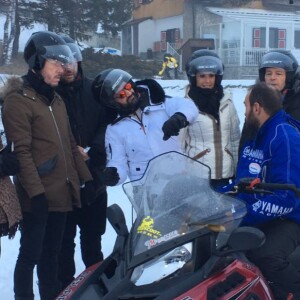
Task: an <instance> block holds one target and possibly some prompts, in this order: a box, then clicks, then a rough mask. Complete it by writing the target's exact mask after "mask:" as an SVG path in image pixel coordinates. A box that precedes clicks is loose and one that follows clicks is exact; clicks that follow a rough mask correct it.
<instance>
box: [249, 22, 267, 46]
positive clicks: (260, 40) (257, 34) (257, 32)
mask: <svg viewBox="0 0 300 300" xmlns="http://www.w3.org/2000/svg"><path fill="white" fill-rule="evenodd" d="M252 46H253V48H265V47H266V28H263V27H261V28H253V42H252Z"/></svg>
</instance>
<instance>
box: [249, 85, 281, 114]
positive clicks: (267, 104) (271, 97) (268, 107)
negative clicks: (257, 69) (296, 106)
mask: <svg viewBox="0 0 300 300" xmlns="http://www.w3.org/2000/svg"><path fill="white" fill-rule="evenodd" d="M248 92H249V103H250V106H251V107H252V106H253V105H254V103H255V102H257V103H258V104H259V105H260V106H261V107H263V108H264V110H265V112H266V113H267V114H268V115H270V116H271V115H273V114H275V113H276V112H277V111H278V110H280V109H281V108H282V98H281V97H282V95H281V93H280V92H279V91H278V90H276V89H275V88H273V87H271V86H269V85H267V84H266V83H265V82H257V83H255V84H254V85H252V86H250V87H249V89H248Z"/></svg>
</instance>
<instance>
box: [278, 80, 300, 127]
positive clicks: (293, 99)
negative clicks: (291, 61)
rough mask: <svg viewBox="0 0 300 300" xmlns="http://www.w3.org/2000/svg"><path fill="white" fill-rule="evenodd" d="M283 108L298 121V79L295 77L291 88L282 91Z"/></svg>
mask: <svg viewBox="0 0 300 300" xmlns="http://www.w3.org/2000/svg"><path fill="white" fill-rule="evenodd" d="M282 105H283V109H284V110H285V111H286V112H287V113H288V114H289V115H291V116H292V117H293V118H294V119H296V120H298V121H300V81H299V80H298V79H296V81H295V83H294V85H293V88H292V89H290V90H286V91H284V92H283V102H282Z"/></svg>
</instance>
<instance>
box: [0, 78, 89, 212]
mask: <svg viewBox="0 0 300 300" xmlns="http://www.w3.org/2000/svg"><path fill="white" fill-rule="evenodd" d="M3 93H4V94H3V98H4V104H3V123H4V128H5V131H6V136H7V138H8V140H10V141H12V142H14V145H15V153H16V156H17V158H18V160H19V163H20V173H19V174H18V176H17V181H16V188H17V191H18V196H19V199H20V202H21V206H22V210H23V211H30V198H32V197H34V196H37V195H39V194H43V193H45V195H46V197H47V199H48V207H49V211H61V212H65V211H71V210H72V206H73V205H75V206H80V181H84V182H87V181H90V180H91V179H92V177H91V174H90V172H89V170H88V168H87V167H86V165H85V163H84V160H83V159H82V157H81V154H80V153H79V151H78V148H77V146H76V143H75V140H74V137H73V135H72V132H71V128H70V125H69V122H68V116H67V111H66V107H65V104H64V102H63V100H62V99H61V98H60V97H59V95H58V94H56V93H54V95H53V100H52V101H51V103H49V101H48V100H47V99H46V97H44V96H42V95H41V94H38V93H37V91H36V90H35V89H33V88H32V87H31V85H30V84H29V83H28V82H26V81H23V79H22V78H17V77H12V78H10V79H9V80H8V81H7V85H6V86H5V91H4V92H3Z"/></svg>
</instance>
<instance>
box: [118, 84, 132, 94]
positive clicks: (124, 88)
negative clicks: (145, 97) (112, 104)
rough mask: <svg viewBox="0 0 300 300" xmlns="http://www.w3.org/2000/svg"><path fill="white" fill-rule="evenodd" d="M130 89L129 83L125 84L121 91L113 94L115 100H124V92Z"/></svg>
mask: <svg viewBox="0 0 300 300" xmlns="http://www.w3.org/2000/svg"><path fill="white" fill-rule="evenodd" d="M131 89H132V84H131V83H130V82H128V83H126V84H125V86H124V87H123V89H122V90H121V91H120V92H118V93H116V94H115V98H126V97H127V95H126V91H130V90H131Z"/></svg>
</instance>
